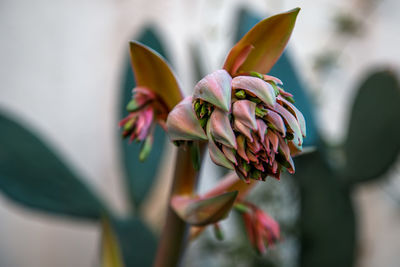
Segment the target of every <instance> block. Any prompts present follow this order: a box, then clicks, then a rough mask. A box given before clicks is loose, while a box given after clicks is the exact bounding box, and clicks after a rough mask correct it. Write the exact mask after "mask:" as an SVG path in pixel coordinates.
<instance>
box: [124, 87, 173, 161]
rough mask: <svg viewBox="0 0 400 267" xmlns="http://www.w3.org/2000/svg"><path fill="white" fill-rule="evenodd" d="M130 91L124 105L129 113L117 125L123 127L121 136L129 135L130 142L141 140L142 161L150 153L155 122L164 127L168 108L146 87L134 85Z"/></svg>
mask: <svg viewBox="0 0 400 267" xmlns="http://www.w3.org/2000/svg"><path fill="white" fill-rule="evenodd" d="M132 92H133V97H132V100H131V101H130V102H129V103H128V105H127V106H126V109H127V110H128V111H129V115H128V116H126V117H125V118H124V119H122V120H121V121H120V123H119V126H120V127H122V128H123V132H122V136H123V137H129V140H130V142H132V141H133V140H136V141H138V142H142V148H141V151H140V156H139V158H140V160H141V161H143V160H145V159H146V157H147V156H148V154H149V153H150V150H151V147H152V144H153V133H154V128H155V124H156V122H158V123H160V125H161V126H162V127H163V128H165V120H166V117H167V114H168V109H167V108H166V106H165V105H164V104H163V102H162V101H160V100H159V99H158V98H157V96H156V94H155V93H154V92H153V91H152V90H150V89H147V88H146V87H136V88H134V89H133V91H132Z"/></svg>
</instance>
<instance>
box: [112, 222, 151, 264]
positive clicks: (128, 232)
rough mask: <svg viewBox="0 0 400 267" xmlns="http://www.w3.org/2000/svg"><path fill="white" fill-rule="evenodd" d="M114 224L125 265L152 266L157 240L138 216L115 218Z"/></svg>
mask: <svg viewBox="0 0 400 267" xmlns="http://www.w3.org/2000/svg"><path fill="white" fill-rule="evenodd" d="M112 226H113V229H114V233H115V234H116V237H117V239H118V242H119V246H120V248H121V251H122V255H123V259H124V262H125V266H127V267H130V266H143V267H148V266H152V264H153V260H154V257H155V252H156V248H157V240H156V238H155V236H154V234H153V233H152V232H151V231H150V230H149V228H148V227H147V226H146V225H145V224H144V223H143V222H142V221H141V220H139V219H138V218H136V217H135V218H128V219H113V220H112Z"/></svg>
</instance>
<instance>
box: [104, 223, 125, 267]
mask: <svg viewBox="0 0 400 267" xmlns="http://www.w3.org/2000/svg"><path fill="white" fill-rule="evenodd" d="M101 226H102V241H101V243H102V257H101V266H102V267H123V266H125V265H124V261H123V259H122V252H121V249H120V245H119V243H118V239H117V237H116V234H115V232H114V230H113V229H112V226H111V224H110V222H109V220H108V219H106V218H103V220H102V224H101Z"/></svg>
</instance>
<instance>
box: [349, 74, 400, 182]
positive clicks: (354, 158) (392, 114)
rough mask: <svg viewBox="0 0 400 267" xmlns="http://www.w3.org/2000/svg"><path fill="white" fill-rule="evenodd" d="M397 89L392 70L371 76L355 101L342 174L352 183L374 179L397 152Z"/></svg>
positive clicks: (399, 106) (399, 131) (399, 97)
mask: <svg viewBox="0 0 400 267" xmlns="http://www.w3.org/2000/svg"><path fill="white" fill-rule="evenodd" d="M399 122H400V86H399V82H398V80H397V78H396V76H395V75H394V73H392V72H391V71H379V72H375V73H373V74H372V75H370V76H369V77H368V78H367V79H366V80H365V81H364V82H363V83H362V85H361V86H360V89H359V90H358V94H357V96H356V98H355V101H354V105H353V109H352V113H351V119H350V125H349V131H348V137H347V140H346V142H345V148H344V149H345V155H346V167H345V171H344V172H345V175H346V176H347V179H349V180H348V181H349V182H351V183H354V182H361V181H366V180H371V179H374V178H377V177H379V176H381V175H382V174H384V173H385V172H386V171H387V170H388V169H389V167H390V166H391V165H392V164H393V163H394V162H395V161H396V159H397V156H398V154H399V151H400V141H399V140H400V139H399V136H400V124H399Z"/></svg>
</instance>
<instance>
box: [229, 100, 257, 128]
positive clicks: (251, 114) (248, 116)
mask: <svg viewBox="0 0 400 267" xmlns="http://www.w3.org/2000/svg"><path fill="white" fill-rule="evenodd" d="M232 113H233V116H234V118H235V120H238V121H240V122H241V123H242V124H243V125H245V126H247V127H249V128H250V129H252V130H257V122H256V103H254V102H252V101H250V100H238V101H235V102H234V103H233V107H232Z"/></svg>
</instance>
